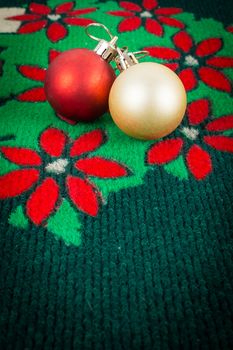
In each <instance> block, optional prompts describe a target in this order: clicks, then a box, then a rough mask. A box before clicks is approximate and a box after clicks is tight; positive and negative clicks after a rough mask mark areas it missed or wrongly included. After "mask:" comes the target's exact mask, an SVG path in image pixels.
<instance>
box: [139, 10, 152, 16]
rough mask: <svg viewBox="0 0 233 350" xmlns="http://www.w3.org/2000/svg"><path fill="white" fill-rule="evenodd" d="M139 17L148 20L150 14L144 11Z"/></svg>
mask: <svg viewBox="0 0 233 350" xmlns="http://www.w3.org/2000/svg"><path fill="white" fill-rule="evenodd" d="M140 17H143V18H144V17H145V18H149V17H152V14H151V13H150V12H149V11H144V12H142V13H140Z"/></svg>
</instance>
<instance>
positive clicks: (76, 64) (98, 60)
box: [44, 49, 116, 122]
mask: <svg viewBox="0 0 233 350" xmlns="http://www.w3.org/2000/svg"><path fill="white" fill-rule="evenodd" d="M115 78H116V75H115V72H114V70H113V68H112V67H111V65H110V64H108V63H107V62H106V61H105V60H104V59H103V58H102V57H100V56H99V55H97V54H96V53H95V52H94V51H91V50H89V49H71V50H68V51H65V52H63V53H62V54H60V55H59V56H58V57H56V58H55V59H54V60H53V61H52V63H51V64H50V65H49V67H48V69H47V72H46V77H45V86H44V87H45V94H46V98H47V100H48V102H49V103H50V104H51V106H52V107H53V108H54V110H55V111H56V112H57V114H59V115H61V116H62V117H64V118H66V119H70V120H73V121H83V122H89V121H93V120H95V119H97V118H99V117H100V116H101V115H103V114H104V113H105V112H107V111H108V96H109V92H110V89H111V86H112V84H113V82H114V80H115Z"/></svg>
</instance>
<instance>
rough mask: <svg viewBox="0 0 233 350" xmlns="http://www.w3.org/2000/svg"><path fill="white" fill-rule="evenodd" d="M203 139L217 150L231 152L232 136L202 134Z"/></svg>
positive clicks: (232, 151)
mask: <svg viewBox="0 0 233 350" xmlns="http://www.w3.org/2000/svg"><path fill="white" fill-rule="evenodd" d="M204 141H205V142H206V143H207V144H208V145H209V146H211V147H213V148H215V149H217V150H218V151H223V152H231V153H233V138H232V137H228V136H220V135H216V136H204Z"/></svg>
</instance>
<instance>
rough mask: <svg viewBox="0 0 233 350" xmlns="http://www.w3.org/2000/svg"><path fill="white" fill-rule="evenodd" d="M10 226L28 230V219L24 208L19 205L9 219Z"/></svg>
mask: <svg viewBox="0 0 233 350" xmlns="http://www.w3.org/2000/svg"><path fill="white" fill-rule="evenodd" d="M8 222H9V224H11V225H12V226H15V227H18V228H23V229H26V228H27V227H28V224H29V223H28V218H27V217H26V216H25V214H24V211H23V207H22V206H21V205H19V206H18V207H17V208H16V210H15V211H13V212H12V213H11V215H10V217H9V219H8Z"/></svg>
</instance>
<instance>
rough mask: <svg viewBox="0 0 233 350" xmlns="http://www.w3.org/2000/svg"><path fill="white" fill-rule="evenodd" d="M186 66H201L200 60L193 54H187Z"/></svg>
mask: <svg viewBox="0 0 233 350" xmlns="http://www.w3.org/2000/svg"><path fill="white" fill-rule="evenodd" d="M184 64H185V65H186V66H199V62H198V60H197V59H196V58H195V57H193V56H192V55H187V56H186V57H185V60H184Z"/></svg>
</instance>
